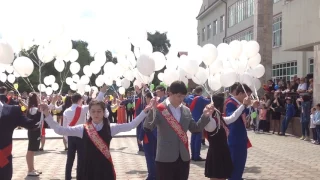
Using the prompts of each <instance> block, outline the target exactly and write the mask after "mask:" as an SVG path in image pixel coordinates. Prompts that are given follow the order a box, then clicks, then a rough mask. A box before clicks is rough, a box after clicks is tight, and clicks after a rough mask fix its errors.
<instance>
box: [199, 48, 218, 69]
mask: <svg viewBox="0 0 320 180" xmlns="http://www.w3.org/2000/svg"><path fill="white" fill-rule="evenodd" d="M202 53H203V62H204V64H205V65H207V66H209V65H210V64H212V63H213V62H214V61H215V60H216V58H217V56H218V50H217V48H216V46H215V45H213V44H206V45H204V46H203V48H202Z"/></svg>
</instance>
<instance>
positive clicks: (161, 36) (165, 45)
mask: <svg viewBox="0 0 320 180" xmlns="http://www.w3.org/2000/svg"><path fill="white" fill-rule="evenodd" d="M148 41H150V42H151V44H152V47H153V51H159V52H162V53H163V54H164V55H166V54H168V52H169V48H170V47H171V44H170V40H169V39H168V38H167V33H166V32H164V33H160V32H159V31H156V32H155V33H153V34H152V33H148ZM164 70H165V67H164V68H163V69H161V70H160V71H158V72H156V73H155V74H154V79H153V81H152V84H154V85H155V86H157V85H159V84H160V82H161V81H160V80H159V79H158V74H159V73H161V72H164Z"/></svg>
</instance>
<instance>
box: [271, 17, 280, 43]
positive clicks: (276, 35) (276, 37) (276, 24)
mask: <svg viewBox="0 0 320 180" xmlns="http://www.w3.org/2000/svg"><path fill="white" fill-rule="evenodd" d="M272 31H273V38H272V47H279V46H281V45H282V17H281V16H278V17H275V18H273V25H272Z"/></svg>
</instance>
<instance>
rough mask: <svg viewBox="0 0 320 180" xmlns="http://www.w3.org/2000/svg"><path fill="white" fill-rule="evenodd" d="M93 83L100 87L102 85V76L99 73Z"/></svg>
mask: <svg viewBox="0 0 320 180" xmlns="http://www.w3.org/2000/svg"><path fill="white" fill-rule="evenodd" d="M95 83H96V85H97V86H98V87H101V86H102V85H103V83H104V82H103V76H102V75H99V76H98V77H97V79H96V80H95Z"/></svg>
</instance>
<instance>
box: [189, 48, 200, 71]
mask: <svg viewBox="0 0 320 180" xmlns="http://www.w3.org/2000/svg"><path fill="white" fill-rule="evenodd" d="M188 57H189V59H191V60H195V61H197V63H198V66H199V65H200V64H201V63H202V62H203V50H202V48H201V46H199V45H195V46H192V47H190V48H189V51H188Z"/></svg>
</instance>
